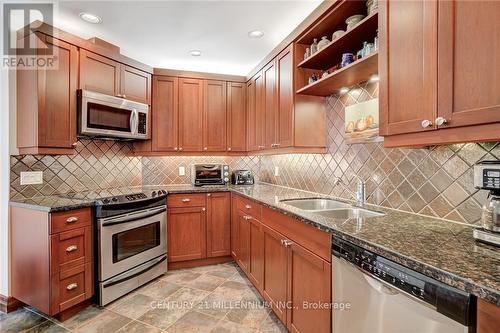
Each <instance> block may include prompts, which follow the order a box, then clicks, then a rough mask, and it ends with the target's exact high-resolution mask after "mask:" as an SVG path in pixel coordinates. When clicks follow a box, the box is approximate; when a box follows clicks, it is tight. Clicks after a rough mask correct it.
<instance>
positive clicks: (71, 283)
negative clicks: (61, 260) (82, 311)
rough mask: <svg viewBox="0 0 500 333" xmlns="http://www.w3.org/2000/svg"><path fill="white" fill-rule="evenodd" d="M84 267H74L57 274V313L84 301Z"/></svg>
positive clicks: (85, 282)
mask: <svg viewBox="0 0 500 333" xmlns="http://www.w3.org/2000/svg"><path fill="white" fill-rule="evenodd" d="M85 275H86V269H85V265H81V266H78V267H75V268H73V269H71V270H68V271H64V272H61V273H60V274H59V288H58V291H59V297H58V303H59V311H64V310H66V309H68V308H70V307H72V306H73V305H76V304H78V303H80V302H82V301H84V300H85V299H86V295H85V291H86V284H87V283H90V281H86V279H85Z"/></svg>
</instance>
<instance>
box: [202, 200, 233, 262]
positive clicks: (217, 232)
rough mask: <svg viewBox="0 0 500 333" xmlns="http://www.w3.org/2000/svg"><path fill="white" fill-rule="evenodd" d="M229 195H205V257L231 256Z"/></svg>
mask: <svg viewBox="0 0 500 333" xmlns="http://www.w3.org/2000/svg"><path fill="white" fill-rule="evenodd" d="M229 207H231V194H230V193H229V192H215V193H208V194H207V257H209V258H210V257H221V256H229V255H231V211H230V209H229Z"/></svg>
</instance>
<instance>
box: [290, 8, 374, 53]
mask: <svg viewBox="0 0 500 333" xmlns="http://www.w3.org/2000/svg"><path fill="white" fill-rule="evenodd" d="M358 14H363V15H366V1H359V0H356V1H353V0H343V1H341V2H340V3H339V4H338V5H337V6H335V7H334V8H333V9H332V10H331V11H330V12H329V13H328V14H326V15H325V16H324V17H323V18H322V19H321V20H320V21H318V22H317V23H316V24H314V25H313V26H312V27H311V28H310V29H309V30H307V31H306V32H305V33H304V34H303V35H302V36H301V37H300V38H299V39H298V40H297V43H299V44H309V45H310V44H312V42H313V40H314V38H318V40H319V39H320V38H321V37H322V36H328V39H330V37H332V33H333V32H334V31H336V30H345V29H346V23H345V20H346V19H347V18H348V17H350V16H352V15H358Z"/></svg>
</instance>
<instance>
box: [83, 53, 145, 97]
mask: <svg viewBox="0 0 500 333" xmlns="http://www.w3.org/2000/svg"><path fill="white" fill-rule="evenodd" d="M80 89H85V90H90V91H95V92H99V93H102V94H106V95H111V96H116V97H121V98H126V99H130V100H133V101H136V102H140V103H144V104H151V74H149V73H146V72H143V71H141V70H138V69H135V68H133V67H130V66H127V65H124V64H121V63H119V62H117V61H114V60H112V59H109V58H106V57H103V56H101V55H99V54H96V53H93V52H90V51H87V50H84V49H81V50H80Z"/></svg>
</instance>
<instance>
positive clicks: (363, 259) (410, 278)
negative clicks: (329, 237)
mask: <svg viewBox="0 0 500 333" xmlns="http://www.w3.org/2000/svg"><path fill="white" fill-rule="evenodd" d="M332 246H333V249H332V253H333V255H334V256H336V257H338V258H342V259H344V260H346V261H347V262H349V263H350V264H352V265H354V266H356V267H357V268H358V269H360V270H361V271H363V272H364V273H365V274H367V275H369V276H371V277H373V278H375V279H376V280H379V281H380V282H382V283H384V284H386V285H388V286H389V287H392V288H394V289H397V290H399V291H401V292H403V293H404V294H406V295H408V296H410V297H412V298H413V299H415V300H419V301H422V302H425V303H427V304H430V305H431V306H432V307H435V308H436V310H437V311H439V312H442V313H445V314H446V315H447V316H449V317H452V318H453V319H455V320H457V321H459V322H461V323H462V324H468V323H469V321H470V320H472V318H473V316H472V315H471V313H469V311H470V305H471V302H473V301H474V298H473V296H471V295H470V294H468V293H466V292H463V291H461V290H458V289H456V288H453V287H451V286H448V285H445V284H443V283H441V282H439V281H437V280H435V279H432V278H430V277H428V276H425V275H423V274H421V273H418V272H416V271H414V270H412V269H409V268H407V267H405V266H403V265H400V264H398V263H396V262H394V261H392V260H389V259H387V258H385V257H382V256H380V255H378V254H375V253H373V252H371V251H368V250H366V249H364V248H362V247H360V246H358V245H356V244H354V243H351V242H349V241H346V240H344V239H341V238H339V237H335V236H334V237H333V242H332Z"/></svg>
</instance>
